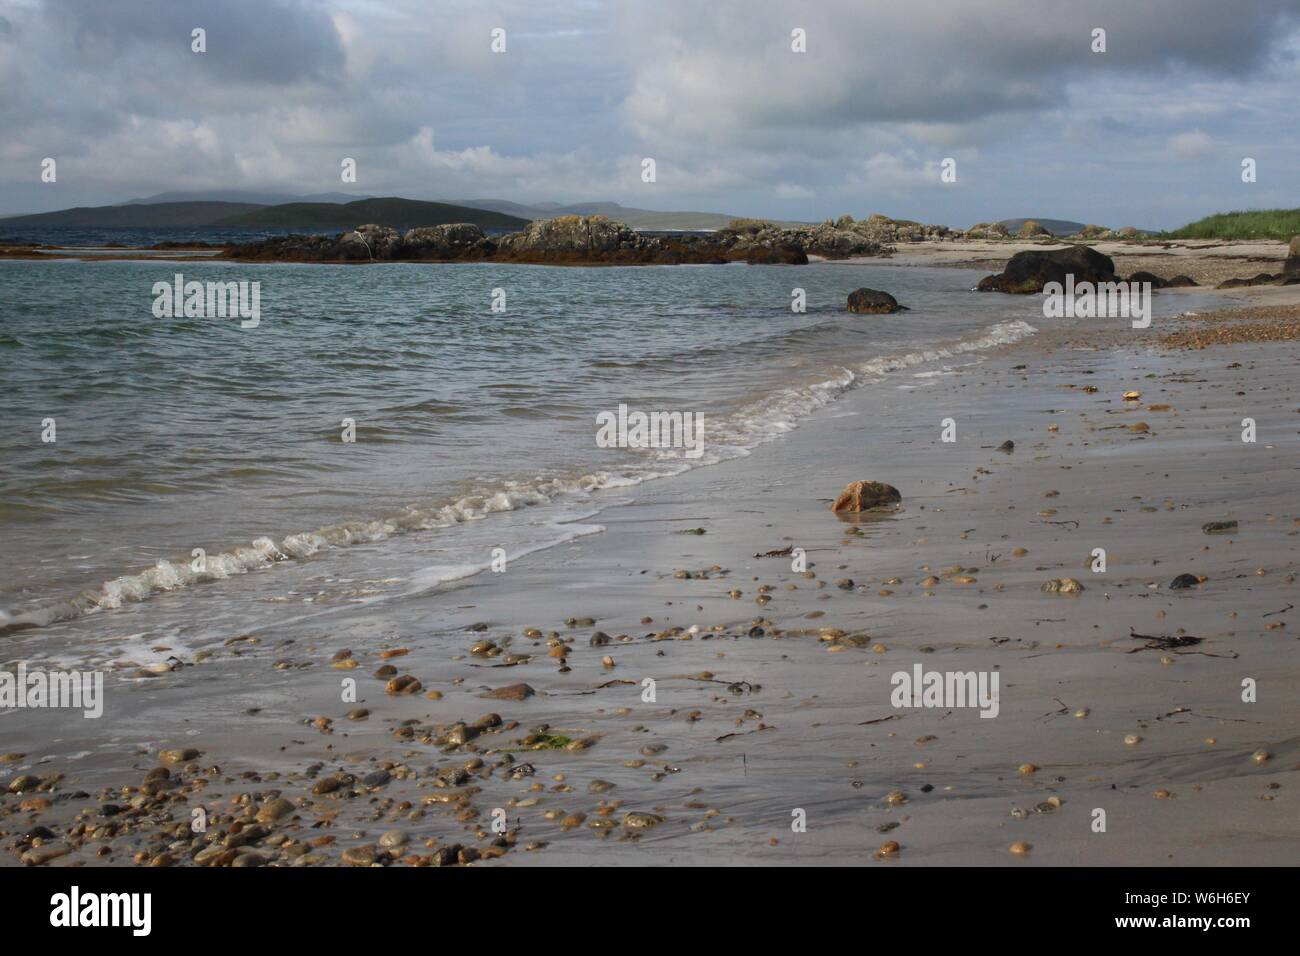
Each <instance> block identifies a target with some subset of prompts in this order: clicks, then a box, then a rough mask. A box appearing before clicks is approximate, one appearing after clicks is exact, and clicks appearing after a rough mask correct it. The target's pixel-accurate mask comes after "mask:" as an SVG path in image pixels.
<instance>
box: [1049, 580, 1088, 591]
mask: <svg viewBox="0 0 1300 956" xmlns="http://www.w3.org/2000/svg"><path fill="white" fill-rule="evenodd" d="M1040 590H1043V591H1046V592H1048V593H1049V594H1078V593H1079V592H1080V591H1082V590H1084V587H1083V585H1082V584H1080V583H1079V582H1078V581H1076V580H1075V579H1074V578H1052V579H1051V580H1050V581H1044V582H1043V586H1042V588H1041V589H1040Z"/></svg>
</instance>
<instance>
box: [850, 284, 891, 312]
mask: <svg viewBox="0 0 1300 956" xmlns="http://www.w3.org/2000/svg"><path fill="white" fill-rule="evenodd" d="M901 308H902V306H901V305H899V304H898V300H897V299H895V298H894V297H893V296H892V295H890V294H889V293H888V292H881V291H879V290H877V289H855V290H854V291H852V292H850V293H849V311H850V312H860V313H862V314H864V315H889V314H891V313H893V312H897V311H899V310H900V309H901Z"/></svg>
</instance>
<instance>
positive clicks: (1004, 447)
mask: <svg viewBox="0 0 1300 956" xmlns="http://www.w3.org/2000/svg"><path fill="white" fill-rule="evenodd" d="M997 450H998V451H1000V452H1003V453H1004V454H1007V455H1009V454H1011V453H1012V452H1013V451H1015V450H1016V443H1015V442H1013V441H1012V440H1011V439H1010V438H1008V439H1007V440H1006V441H1004V442H1003V443H1002V444H1001V445H998V448H997Z"/></svg>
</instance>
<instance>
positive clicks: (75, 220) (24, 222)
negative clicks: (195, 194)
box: [0, 202, 260, 229]
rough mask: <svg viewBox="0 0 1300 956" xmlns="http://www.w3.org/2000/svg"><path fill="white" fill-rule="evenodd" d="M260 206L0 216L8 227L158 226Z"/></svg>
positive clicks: (164, 206)
mask: <svg viewBox="0 0 1300 956" xmlns="http://www.w3.org/2000/svg"><path fill="white" fill-rule="evenodd" d="M258 208H260V207H259V206H258V205H257V204H256V203H241V202H162V203H152V204H150V205H131V206H78V207H77V208H75V209H60V210H58V211H57V212H39V213H33V214H32V215H30V216H10V217H9V218H7V219H0V224H3V225H4V226H6V227H9V226H68V227H71V228H75V229H115V228H125V229H131V228H134V229H159V228H168V227H174V228H196V227H199V226H211V225H213V224H214V223H216V222H218V221H219V220H222V219H226V218H229V217H231V216H238V215H243V214H245V213H248V212H250V211H252V210H256V209H258Z"/></svg>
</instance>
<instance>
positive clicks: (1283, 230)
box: [1164, 209, 1300, 242]
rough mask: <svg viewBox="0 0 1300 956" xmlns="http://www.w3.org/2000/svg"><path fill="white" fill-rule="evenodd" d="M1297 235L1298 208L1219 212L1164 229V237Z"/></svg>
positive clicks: (1283, 237)
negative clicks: (1167, 229) (1170, 228)
mask: <svg viewBox="0 0 1300 956" xmlns="http://www.w3.org/2000/svg"><path fill="white" fill-rule="evenodd" d="M1292 236H1300V209H1251V210H1242V211H1240V212H1220V213H1216V214H1214V215H1213V216H1206V217H1205V218H1204V219H1198V220H1196V222H1193V223H1188V224H1187V225H1186V226H1183V227H1182V228H1181V229H1174V230H1172V231H1170V232H1166V233H1164V238H1166V239H1280V240H1282V241H1283V242H1287V241H1289V240H1290V239H1291V237H1292Z"/></svg>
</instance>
